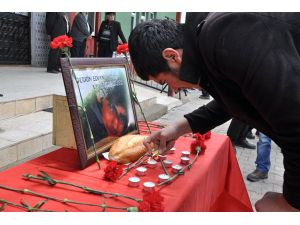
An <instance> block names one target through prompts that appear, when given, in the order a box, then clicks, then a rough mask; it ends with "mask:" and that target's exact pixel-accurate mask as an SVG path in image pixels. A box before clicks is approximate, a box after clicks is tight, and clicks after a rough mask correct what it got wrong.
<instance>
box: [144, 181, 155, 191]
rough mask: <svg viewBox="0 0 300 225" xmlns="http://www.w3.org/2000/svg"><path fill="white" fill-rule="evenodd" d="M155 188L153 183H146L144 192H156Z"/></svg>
mask: <svg viewBox="0 0 300 225" xmlns="http://www.w3.org/2000/svg"><path fill="white" fill-rule="evenodd" d="M154 188H155V183H153V182H151V181H146V182H144V184H143V190H144V191H148V192H151V191H154Z"/></svg>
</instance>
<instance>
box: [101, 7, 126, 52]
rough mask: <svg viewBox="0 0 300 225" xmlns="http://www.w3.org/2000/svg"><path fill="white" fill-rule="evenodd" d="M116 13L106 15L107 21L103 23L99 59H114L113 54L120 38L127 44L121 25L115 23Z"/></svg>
mask: <svg viewBox="0 0 300 225" xmlns="http://www.w3.org/2000/svg"><path fill="white" fill-rule="evenodd" d="M115 15H116V13H114V12H107V13H105V17H106V19H105V20H104V21H102V23H101V26H100V29H99V32H98V38H97V41H98V42H99V43H98V57H112V55H113V52H114V51H116V50H117V46H118V43H119V41H118V38H119V37H120V38H121V40H122V42H123V43H127V41H126V38H125V37H124V34H123V31H122V29H121V24H120V23H119V22H117V21H115Z"/></svg>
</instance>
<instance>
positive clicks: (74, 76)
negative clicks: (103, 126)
mask: <svg viewBox="0 0 300 225" xmlns="http://www.w3.org/2000/svg"><path fill="white" fill-rule="evenodd" d="M67 58H68V61H69V64H70V66H71V74H72V77H73V79H74V80H75V82H76V84H77V88H78V92H79V95H80V100H81V105H82V109H83V110H82V111H83V113H84V116H85V119H86V121H87V124H88V128H89V132H90V138H91V140H92V143H93V150H94V153H95V157H96V162H97V165H98V168H99V169H101V166H100V160H99V158H98V154H97V151H96V145H95V142H94V135H93V132H92V129H91V125H90V121H89V118H88V116H87V113H86V109H85V107H84V104H83V97H82V94H81V90H80V87H79V82H78V80H77V79H76V75H75V72H74V69H73V66H72V63H71V60H70V57H67Z"/></svg>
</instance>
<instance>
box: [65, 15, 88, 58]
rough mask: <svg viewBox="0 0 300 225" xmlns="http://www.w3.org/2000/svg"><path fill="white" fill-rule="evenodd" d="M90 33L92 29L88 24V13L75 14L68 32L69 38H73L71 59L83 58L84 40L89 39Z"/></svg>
mask: <svg viewBox="0 0 300 225" xmlns="http://www.w3.org/2000/svg"><path fill="white" fill-rule="evenodd" d="M92 32H93V29H92V27H91V25H90V24H89V23H88V13H87V12H79V13H77V14H76V16H75V18H74V21H73V24H72V28H71V32H70V36H71V37H72V38H73V47H72V48H71V56H72V57H84V53H85V48H86V40H87V38H89V37H91V33H92Z"/></svg>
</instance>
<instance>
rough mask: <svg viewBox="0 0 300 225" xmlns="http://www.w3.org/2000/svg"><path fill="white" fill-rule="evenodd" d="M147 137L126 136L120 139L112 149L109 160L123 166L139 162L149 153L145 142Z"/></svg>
mask: <svg viewBox="0 0 300 225" xmlns="http://www.w3.org/2000/svg"><path fill="white" fill-rule="evenodd" d="M145 138H146V136H142V135H126V136H123V137H121V138H119V139H118V140H117V141H116V142H115V143H114V144H113V145H112V147H111V148H110V151H109V154H108V156H109V159H110V160H114V161H117V162H119V163H121V164H126V163H131V162H135V161H136V160H138V159H139V158H140V157H141V156H142V155H144V154H145V153H146V152H147V149H146V147H145V146H144V145H143V141H144V139H145Z"/></svg>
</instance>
